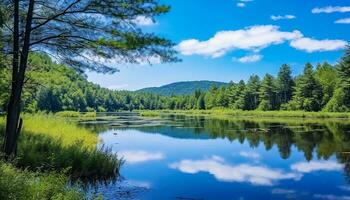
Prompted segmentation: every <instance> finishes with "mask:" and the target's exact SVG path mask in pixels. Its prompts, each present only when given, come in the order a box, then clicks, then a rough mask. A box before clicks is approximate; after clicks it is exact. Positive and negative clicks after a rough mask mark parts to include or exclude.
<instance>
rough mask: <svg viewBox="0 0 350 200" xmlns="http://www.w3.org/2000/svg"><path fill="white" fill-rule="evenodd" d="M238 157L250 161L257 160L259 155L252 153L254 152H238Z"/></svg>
mask: <svg viewBox="0 0 350 200" xmlns="http://www.w3.org/2000/svg"><path fill="white" fill-rule="evenodd" d="M239 155H240V156H242V157H245V158H251V159H259V158H260V154H258V153H256V152H254V151H241V152H239Z"/></svg>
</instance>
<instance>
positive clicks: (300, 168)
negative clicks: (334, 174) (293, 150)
mask: <svg viewBox="0 0 350 200" xmlns="http://www.w3.org/2000/svg"><path fill="white" fill-rule="evenodd" d="M342 168H343V165H341V164H339V163H337V162H335V161H311V162H299V163H295V164H293V165H292V166H291V169H292V170H295V171H297V172H301V173H310V172H314V171H320V170H322V171H338V170H341V169H342Z"/></svg>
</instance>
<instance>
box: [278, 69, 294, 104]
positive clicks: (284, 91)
mask: <svg viewBox="0 0 350 200" xmlns="http://www.w3.org/2000/svg"><path fill="white" fill-rule="evenodd" d="M294 85H295V83H294V80H293V77H292V71H291V69H290V67H289V65H287V64H283V65H282V66H281V68H280V70H279V72H278V76H277V92H278V104H279V105H281V104H286V103H288V102H289V101H290V100H291V99H292V96H293V87H294ZM279 105H278V106H279Z"/></svg>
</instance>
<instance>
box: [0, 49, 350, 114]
mask: <svg viewBox="0 0 350 200" xmlns="http://www.w3.org/2000/svg"><path fill="white" fill-rule="evenodd" d="M29 65H30V69H29V72H28V78H27V82H26V85H25V89H24V95H23V101H22V104H23V105H22V106H23V108H24V110H25V111H26V112H36V111H47V112H58V111H80V112H87V111H88V112H95V111H96V112H115V111H120V110H162V109H169V110H174V109H177V110H191V109H199V110H204V109H207V110H209V109H213V108H227V109H234V110H260V111H269V110H291V111H292V110H300V111H326V112H347V111H349V110H350V49H348V50H347V51H346V52H345V55H344V56H343V57H342V58H341V60H340V62H339V63H338V64H336V65H334V66H333V65H330V64H328V63H326V62H325V63H322V64H317V65H316V66H312V64H310V63H306V64H305V67H304V70H303V73H302V74H299V75H297V76H293V75H292V71H291V68H290V67H289V66H288V65H287V64H284V65H282V66H281V67H280V69H279V72H278V74H277V77H274V76H272V75H270V74H266V75H265V76H264V77H259V76H257V75H251V76H250V78H249V80H248V81H244V80H241V81H239V82H238V83H234V82H230V83H229V84H228V85H227V86H226V85H225V86H222V87H216V86H213V87H211V88H210V89H209V91H200V90H198V91H196V92H194V93H193V94H191V95H177V96H174V95H173V96H164V95H159V94H153V93H147V92H132V91H114V90H110V89H106V88H103V87H100V86H99V85H97V84H94V83H91V82H89V81H87V78H86V76H85V75H84V74H81V73H78V72H76V71H75V70H73V69H71V68H69V67H68V66H66V65H63V64H58V63H56V62H54V61H52V59H51V58H50V57H49V56H48V55H46V54H42V53H41V54H38V53H35V54H31V55H30V58H29ZM0 76H1V82H2V83H1V84H0V86H1V88H0V91H1V93H0V94H1V96H0V105H1V108H2V110H5V108H6V103H7V102H6V101H7V99H8V95H9V94H8V91H9V90H8V89H9V87H10V85H9V83H10V81H9V78H10V70H9V69H7V68H6V67H5V66H3V67H1V71H0Z"/></svg>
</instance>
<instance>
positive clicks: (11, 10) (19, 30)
mask: <svg viewBox="0 0 350 200" xmlns="http://www.w3.org/2000/svg"><path fill="white" fill-rule="evenodd" d="M0 7H1V8H4V9H2V11H1V16H2V18H1V19H2V21H3V22H4V24H3V26H2V28H1V30H0V31H1V32H2V38H1V40H2V42H3V43H4V45H3V47H2V49H1V51H2V52H5V53H6V54H8V55H9V56H10V57H11V60H12V68H11V70H12V82H11V91H10V98H9V101H8V102H9V103H8V107H7V118H6V130H5V137H4V144H3V150H4V153H5V155H7V156H10V155H14V154H15V152H16V148H17V147H16V146H17V140H18V137H19V133H20V129H21V125H22V120H21V119H20V113H21V95H22V89H23V85H24V83H25V81H26V69H27V61H28V55H29V54H30V52H34V51H41V52H45V53H47V54H49V55H51V56H52V57H53V58H54V59H55V60H56V61H57V62H60V63H63V64H67V65H68V66H70V67H72V68H74V69H76V70H77V71H78V72H81V73H83V72H84V71H85V70H91V71H97V72H101V73H113V72H116V71H117V68H115V66H111V64H108V61H109V60H113V63H116V62H117V63H118V62H119V63H139V62H145V61H150V58H152V59H153V58H156V59H158V60H160V61H161V62H176V61H178V59H177V58H176V56H175V54H176V52H175V51H174V50H173V43H172V42H171V41H169V40H167V39H164V38H161V37H158V36H156V35H154V34H152V33H145V32H143V31H142V30H141V29H140V28H139V27H138V24H137V22H138V21H139V20H140V19H143V20H154V17H155V16H157V15H160V14H163V13H166V12H168V11H169V7H168V6H165V5H161V4H159V3H158V2H157V1H156V0H1V2H0Z"/></svg>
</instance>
